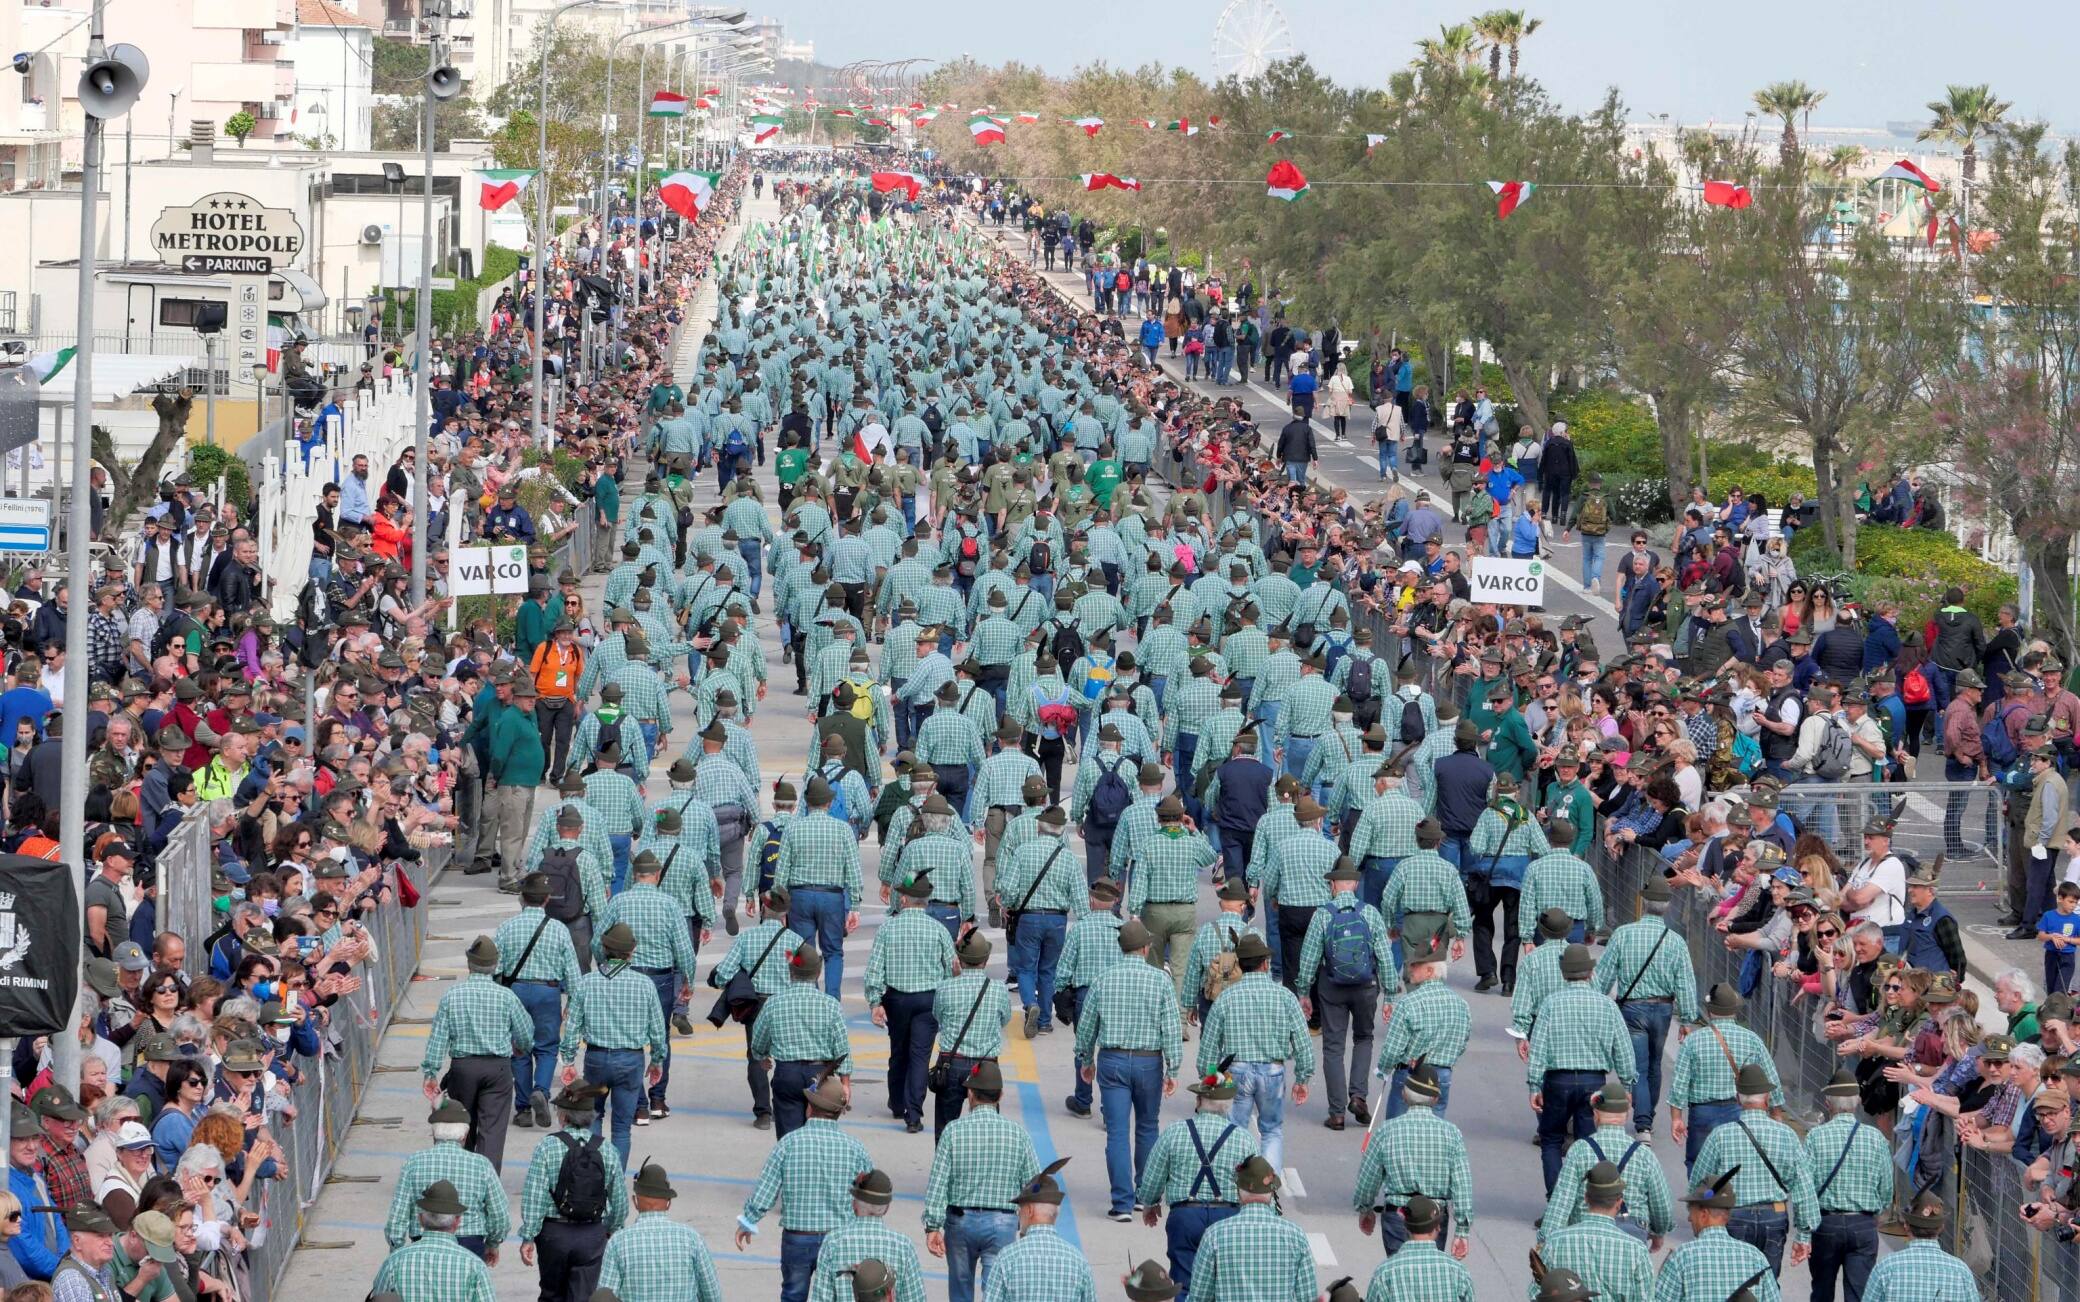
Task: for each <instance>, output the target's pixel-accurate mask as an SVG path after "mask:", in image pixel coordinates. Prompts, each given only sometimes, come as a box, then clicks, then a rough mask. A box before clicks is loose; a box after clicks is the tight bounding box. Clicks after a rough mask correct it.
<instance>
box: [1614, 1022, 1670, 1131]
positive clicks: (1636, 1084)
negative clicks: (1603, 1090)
mask: <svg viewBox="0 0 2080 1302" xmlns="http://www.w3.org/2000/svg"><path fill="white" fill-rule="evenodd" d="M1618 1011H1619V1012H1620V1013H1623V1014H1624V1016H1625V1027H1626V1029H1627V1030H1629V1031H1631V1032H1632V1064H1633V1066H1634V1068H1636V1069H1637V1070H1638V1072H1639V1077H1638V1079H1636V1080H1634V1081H1633V1083H1632V1124H1633V1126H1634V1127H1635V1128H1638V1129H1642V1130H1645V1129H1651V1128H1652V1127H1653V1125H1654V1109H1655V1108H1657V1107H1659V1106H1660V1104H1661V1050H1662V1047H1663V1046H1664V1045H1666V1044H1667V1043H1668V1023H1669V1019H1670V1018H1672V1017H1673V1016H1674V1015H1675V1006H1674V1005H1672V1004H1670V1003H1668V1002H1667V1001H1666V1000H1662V1001H1659V1002H1649V1001H1647V1000H1644V999H1634V1000H1631V1001H1629V1002H1627V1003H1624V1004H1620V1005H1619V1006H1618Z"/></svg>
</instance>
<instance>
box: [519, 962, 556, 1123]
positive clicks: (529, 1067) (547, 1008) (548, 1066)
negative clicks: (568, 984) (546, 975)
mask: <svg viewBox="0 0 2080 1302" xmlns="http://www.w3.org/2000/svg"><path fill="white" fill-rule="evenodd" d="M513 993H514V994H515V995H517V996H519V998H520V1004H521V1006H522V1007H523V1008H525V1009H527V1015H528V1016H529V1017H531V1018H533V1019H534V1052H533V1053H531V1054H523V1055H521V1056H519V1057H516V1058H514V1059H513V1108H514V1110H515V1111H516V1112H517V1111H525V1110H526V1108H527V1102H528V1100H529V1099H531V1098H532V1097H534V1092H535V1091H536V1090H540V1091H541V1092H542V1093H544V1094H554V1093H555V1092H556V1043H557V1040H558V1039H559V1038H560V1037H561V1036H562V1034H563V987H562V986H560V985H558V984H556V983H555V982H553V981H515V982H514V983H513Z"/></svg>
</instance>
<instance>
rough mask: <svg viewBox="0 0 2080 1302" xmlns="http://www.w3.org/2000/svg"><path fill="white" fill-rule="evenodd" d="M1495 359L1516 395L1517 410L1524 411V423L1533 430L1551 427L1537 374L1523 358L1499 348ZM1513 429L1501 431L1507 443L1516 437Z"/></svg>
mask: <svg viewBox="0 0 2080 1302" xmlns="http://www.w3.org/2000/svg"><path fill="white" fill-rule="evenodd" d="M1495 357H1496V360H1497V361H1499V362H1501V363H1502V373H1503V374H1504V375H1506V376H1508V377H1509V387H1510V391H1511V392H1512V393H1514V394H1516V396H1517V410H1518V411H1520V412H1522V413H1524V423H1525V424H1527V425H1529V426H1530V427H1531V428H1532V429H1533V430H1534V431H1536V430H1548V429H1551V428H1552V427H1553V417H1552V413H1551V412H1550V411H1548V410H1547V409H1546V395H1545V391H1544V389H1543V388H1542V387H1541V386H1540V384H1539V381H1538V374H1537V372H1536V371H1535V370H1534V369H1533V368H1532V366H1531V365H1530V364H1529V363H1528V362H1526V361H1525V360H1524V359H1523V358H1521V357H1518V356H1517V355H1516V354H1515V353H1513V352H1508V351H1505V350H1503V349H1501V348H1497V349H1496V350H1495ZM1516 436H1517V432H1516V431H1515V430H1513V429H1511V430H1504V431H1502V437H1503V442H1504V443H1505V444H1507V443H1508V442H1509V441H1510V440H1512V439H1514V438H1516Z"/></svg>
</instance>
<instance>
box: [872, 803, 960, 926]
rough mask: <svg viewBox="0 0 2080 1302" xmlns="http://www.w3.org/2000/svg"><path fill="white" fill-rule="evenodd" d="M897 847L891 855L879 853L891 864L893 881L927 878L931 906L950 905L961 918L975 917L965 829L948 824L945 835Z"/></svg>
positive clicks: (927, 836) (931, 835)
mask: <svg viewBox="0 0 2080 1302" xmlns="http://www.w3.org/2000/svg"><path fill="white" fill-rule="evenodd" d="M900 845H901V847H902V848H901V849H900V850H898V851H897V852H896V853H894V854H889V853H888V852H887V851H886V850H884V851H883V852H882V853H883V856H884V857H885V858H887V859H889V860H891V861H892V863H891V869H892V871H893V874H894V878H893V879H894V880H895V881H897V882H900V881H902V880H904V879H905V878H909V877H921V876H926V875H929V878H930V881H931V883H932V902H933V903H935V904H951V905H953V906H954V907H955V908H956V909H959V910H960V915H961V916H962V917H963V918H972V917H974V916H975V912H976V903H977V901H976V898H975V844H974V841H973V840H972V839H971V838H970V836H969V835H968V832H967V831H966V829H964V828H961V827H958V826H956V825H951V824H949V825H948V827H947V830H946V831H944V832H926V833H925V834H924V835H922V836H919V837H915V838H911V839H906V840H904V841H903V842H901V843H900Z"/></svg>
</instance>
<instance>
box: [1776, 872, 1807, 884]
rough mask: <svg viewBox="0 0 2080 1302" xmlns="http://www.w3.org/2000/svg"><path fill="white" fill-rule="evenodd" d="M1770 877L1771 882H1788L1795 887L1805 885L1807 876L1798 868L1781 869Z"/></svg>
mask: <svg viewBox="0 0 2080 1302" xmlns="http://www.w3.org/2000/svg"><path fill="white" fill-rule="evenodd" d="M1769 877H1770V880H1771V881H1774V882H1786V883H1789V884H1790V885H1793V886H1800V885H1803V884H1804V883H1805V880H1806V877H1805V874H1804V873H1802V872H1800V871H1799V870H1798V869H1796V868H1779V869H1777V870H1776V871H1775V872H1773V873H1771V874H1770V875H1769Z"/></svg>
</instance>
